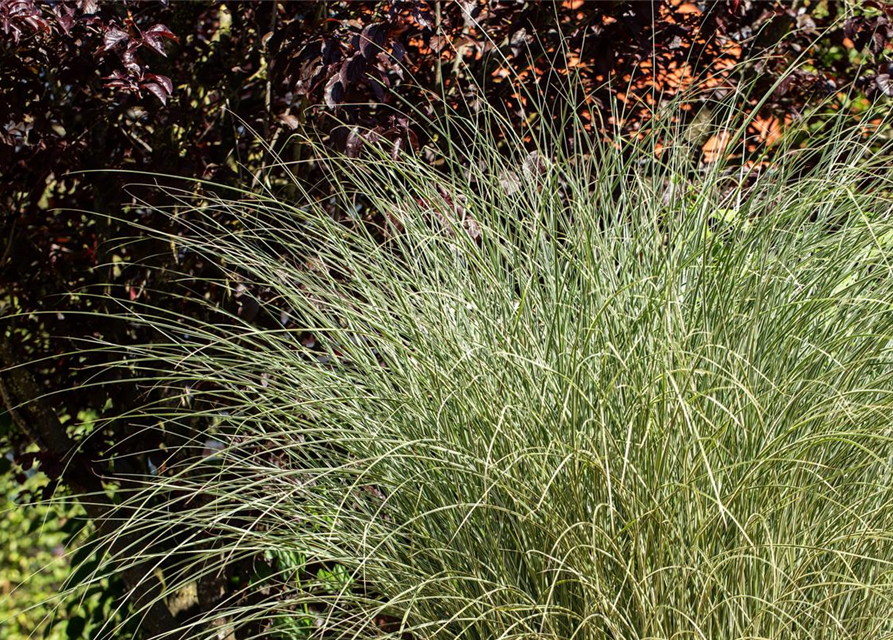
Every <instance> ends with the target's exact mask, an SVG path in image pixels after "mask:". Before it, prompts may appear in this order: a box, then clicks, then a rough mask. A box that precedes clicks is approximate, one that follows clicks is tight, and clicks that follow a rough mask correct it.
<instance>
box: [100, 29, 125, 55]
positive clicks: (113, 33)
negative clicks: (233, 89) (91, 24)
mask: <svg viewBox="0 0 893 640" xmlns="http://www.w3.org/2000/svg"><path fill="white" fill-rule="evenodd" d="M129 39H130V35H129V34H128V33H127V32H126V31H121V30H120V29H117V28H115V27H112V28H111V29H109V30H108V31H106V32H105V33H104V34H102V42H103V44H104V45H105V46H104V47H103V48H104V49H105V50H106V51H108V50H110V49H114V48H115V47H116V46H117V45H118V44H120V43H121V42H124V41H125V40H129Z"/></svg>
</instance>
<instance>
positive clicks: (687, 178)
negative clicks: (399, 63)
mask: <svg viewBox="0 0 893 640" xmlns="http://www.w3.org/2000/svg"><path fill="white" fill-rule="evenodd" d="M660 122H661V121H660V120H658V121H657V123H656V125H655V128H654V131H653V133H652V134H650V135H649V136H646V137H645V139H644V140H640V141H637V142H630V141H629V140H628V138H627V139H626V140H623V139H621V138H617V139H614V140H609V141H605V142H602V141H594V140H593V139H592V136H589V135H588V134H586V133H585V132H584V131H583V129H582V127H579V126H577V127H576V128H574V127H573V126H572V127H571V131H576V133H574V134H573V135H572V136H571V139H570V140H569V141H568V143H567V144H564V145H559V144H557V142H556V141H557V140H558V138H557V137H554V136H553V137H552V138H550V137H549V136H548V135H544V136H543V137H542V138H539V140H540V142H539V144H536V143H535V142H534V143H530V144H525V143H524V142H523V141H522V140H520V139H517V140H516V141H515V142H514V143H510V144H509V145H508V146H504V147H502V148H496V146H495V144H493V143H492V142H491V140H490V138H489V135H488V133H487V132H488V131H493V130H494V127H498V126H500V121H499V119H498V117H497V116H495V115H494V114H493V113H488V112H486V111H485V112H482V115H481V117H480V120H478V121H471V122H464V121H458V120H456V119H450V118H446V119H445V120H443V121H438V122H434V123H431V124H430V126H432V127H441V132H440V135H441V139H444V140H448V141H450V142H451V143H452V144H451V145H447V150H446V151H445V152H444V153H443V154H441V155H437V154H435V155H434V156H432V157H425V156H424V155H423V154H421V153H420V154H412V153H404V154H402V155H400V156H399V157H398V158H397V159H396V160H395V159H393V158H392V157H391V154H390V149H389V148H387V149H382V150H381V152H380V153H379V152H377V151H376V149H375V148H374V146H368V147H367V148H366V149H365V151H364V153H363V155H362V156H361V157H360V158H358V159H347V158H334V157H333V158H329V159H328V160H327V163H328V166H329V169H331V173H330V175H332V176H333V178H332V180H333V181H335V184H336V187H337V193H338V195H337V196H336V197H335V199H334V200H331V199H322V200H318V199H316V197H315V195H314V193H315V192H314V191H313V189H312V188H311V187H309V186H306V185H302V183H301V182H300V180H299V179H297V180H296V181H297V183H298V184H299V185H301V186H300V188H301V189H303V197H302V198H301V201H300V202H297V203H290V202H283V201H281V200H277V199H275V198H273V197H262V196H249V195H247V194H241V195H240V194H232V193H230V194H229V195H226V194H225V193H224V192H223V191H219V193H224V195H222V196H219V197H210V196H209V197H205V198H204V199H202V200H199V199H193V200H190V199H185V198H184V200H183V202H182V204H181V211H182V210H183V209H189V210H190V213H191V214H196V213H197V214H198V215H199V218H200V219H201V220H202V222H201V223H196V224H195V225H194V228H193V229H192V232H191V233H184V234H182V235H176V236H171V237H170V238H169V240H170V241H171V242H172V243H173V244H174V246H176V247H178V248H180V249H184V248H185V249H188V250H189V251H193V252H198V253H199V254H201V255H204V256H207V257H208V258H209V259H212V260H217V261H220V262H221V263H222V264H223V265H224V271H225V273H224V275H223V276H222V277H221V278H220V284H221V286H228V287H231V288H233V289H235V288H236V287H237V286H238V285H239V284H241V285H243V286H245V287H246V288H247V292H248V293H244V294H243V295H244V296H246V298H243V300H244V299H247V296H252V295H253V296H256V298H257V299H258V300H259V302H260V305H261V311H260V314H259V316H258V318H259V319H258V320H256V321H254V322H251V323H249V322H246V321H244V320H243V319H242V318H241V317H240V316H239V315H238V314H236V313H233V314H231V315H229V316H228V317H227V320H226V321H224V322H219V323H213V324H208V323H202V322H198V321H195V320H193V319H191V318H188V317H177V316H173V315H171V314H170V313H168V312H165V311H163V310H161V309H156V308H152V307H149V306H139V305H138V304H135V306H134V307H133V309H132V310H130V311H129V312H128V314H129V315H128V316H127V317H128V319H129V321H131V322H138V323H149V324H151V325H152V326H154V327H155V328H156V329H157V331H158V335H159V340H158V341H157V342H156V343H154V344H149V345H144V346H139V347H127V348H124V347H117V346H115V345H98V346H97V348H101V349H114V350H118V351H120V352H121V354H122V358H121V365H122V366H126V367H128V368H130V369H131V370H132V371H134V372H135V373H136V374H137V375H141V376H144V377H145V379H146V381H147V384H157V385H159V386H161V387H164V388H167V389H168V390H170V394H169V395H173V397H174V401H172V402H171V401H168V402H166V403H164V404H155V405H152V406H148V407H146V408H145V411H144V416H143V422H142V423H143V424H151V425H152V426H151V427H149V428H159V429H166V430H170V429H176V428H180V429H182V428H183V427H184V425H188V426H189V428H190V429H195V428H196V425H199V427H198V428H199V432H198V435H197V436H196V437H195V439H194V440H189V441H188V442H185V443H184V445H183V448H182V450H179V451H177V452H174V453H172V456H171V458H170V464H169V465H167V466H166V467H165V469H164V470H163V471H162V472H159V473H157V474H156V475H154V476H153V477H151V478H147V479H145V481H144V484H143V488H141V489H139V490H138V491H135V492H134V493H133V494H132V495H129V497H127V499H126V500H124V501H123V502H122V505H121V508H120V513H119V515H120V516H121V517H122V518H124V526H125V527H126V528H127V529H129V530H130V531H131V532H135V533H136V534H138V535H139V536H140V540H141V542H140V545H138V547H137V546H135V547H133V548H131V549H129V550H128V552H127V553H121V554H119V555H117V556H114V557H109V558H106V559H105V560H104V564H103V568H102V571H115V570H117V569H120V567H121V566H123V565H124V564H127V563H133V562H137V561H149V562H152V563H157V564H158V565H159V566H161V565H162V564H163V563H166V564H164V568H163V570H164V575H165V585H166V587H167V588H168V591H169V593H174V591H175V590H176V589H178V588H180V587H182V586H183V585H187V584H189V583H191V582H192V581H194V580H196V579H197V578H199V577H200V576H202V575H208V574H210V573H213V572H215V571H218V570H220V569H221V568H222V567H224V566H228V565H231V564H232V563H234V562H237V561H239V560H240V559H243V558H246V557H250V556H253V555H263V554H267V557H268V558H273V560H271V561H270V564H269V567H270V569H269V570H268V571H267V572H266V573H265V574H264V575H259V576H258V577H257V578H256V579H255V581H254V582H253V585H254V586H253V587H252V588H253V589H256V590H257V591H256V593H257V595H256V597H255V598H254V599H252V600H248V601H246V600H236V599H231V600H227V599H224V600H223V601H222V602H221V603H220V604H219V605H218V606H217V607H215V608H214V609H213V610H212V611H210V612H206V613H203V614H196V615H195V616H194V617H193V618H192V619H191V620H190V622H189V623H188V624H191V625H194V626H191V627H190V629H191V631H190V634H191V635H190V637H218V636H216V635H214V634H218V633H220V632H221V629H223V630H224V631H229V630H238V629H252V628H253V629H257V630H258V631H256V632H255V633H257V634H259V635H260V636H262V637H275V636H276V634H279V635H280V637H293V638H298V637H314V638H322V637H326V638H384V637H393V638H419V639H424V638H428V639H434V638H437V639H444V640H445V639H457V640H458V639H462V640H510V639H511V640H514V639H529V638H554V639H559V638H560V639H563V640H645V639H657V638H661V639H673V640H681V639H689V638H690V639H692V640H694V639H700V640H733V639H735V640H744V639H757V638H767V639H768V638H772V639H782V638H797V639H801V638H802V639H807V638H808V639H810V640H844V639H846V640H869V639H880V638H891V637H893V620H891V614H890V612H891V611H893V602H891V596H893V574H891V569H893V468H891V464H893V441H891V436H893V429H891V427H893V217H891V207H890V193H891V190H890V188H891V176H890V173H889V170H888V167H887V164H886V158H887V156H886V155H885V154H884V152H883V148H882V147H883V145H882V140H880V139H879V138H872V139H869V140H867V141H866V139H865V137H864V130H862V129H847V128H846V127H845V126H844V122H843V121H842V120H839V119H834V118H832V119H831V120H830V121H829V125H828V127H826V131H825V132H824V133H823V134H822V135H821V136H817V137H816V138H815V139H814V141H813V143H812V145H811V146H810V147H809V148H808V149H805V150H797V149H794V148H790V149H786V148H784V144H785V143H784V142H782V143H780V144H781V146H780V148H779V149H778V150H777V153H776V160H774V161H773V162H772V163H771V164H769V165H764V166H757V167H752V168H741V167H735V166H732V165H730V164H726V163H723V162H718V163H714V164H708V165H704V164H699V163H698V161H697V159H696V157H695V156H696V154H694V153H692V147H691V145H690V144H689V143H687V142H686V138H685V131H682V132H679V131H676V130H674V129H673V128H672V127H670V126H669V125H667V126H663V125H661V124H660ZM664 122H667V120H664ZM717 122H718V121H717ZM565 124H567V123H566V122H565V123H562V127H563V126H564V125H565ZM571 124H572V125H573V123H571ZM719 124H720V125H722V126H724V127H725V128H726V129H727V130H728V131H731V132H732V136H731V137H732V147H731V148H734V145H735V144H739V143H740V142H741V138H740V137H736V132H739V133H740V132H741V131H743V130H744V124H743V123H742V122H741V121H740V120H739V119H738V117H737V116H731V117H730V119H728V120H727V121H725V122H719ZM562 130H563V129H562ZM658 140H659V141H660V142H661V143H662V147H663V151H658V150H657V142H658ZM531 144H532V145H533V146H536V147H537V150H536V152H535V153H532V151H533V149H532V147H531ZM293 171H294V172H295V174H296V175H297V176H298V177H300V175H301V167H300V166H295V167H293ZM355 212H357V213H355ZM168 213H170V214H171V215H174V212H168ZM188 219H190V220H191V219H195V217H194V215H193V217H190V218H188ZM233 219H237V220H238V221H239V222H240V227H239V230H237V231H234V230H233V229H234V227H233V226H232V225H231V224H230V222H228V221H229V220H233ZM184 224H192V223H184ZM146 417H149V418H151V420H149V421H147V420H145V418H146ZM208 440H213V441H214V442H213V443H211V444H212V445H213V446H212V447H211V450H210V453H209V451H208V443H207V442H206V441H208ZM215 443H219V444H215ZM211 454H213V455H211ZM210 531H213V532H214V535H213V536H210V535H208V532H210ZM175 536H176V538H175ZM174 539H176V541H177V548H176V556H175V557H174V556H171V557H167V558H164V557H162V555H161V554H159V555H153V553H152V552H150V551H147V549H151V548H158V545H159V544H161V545H162V546H163V543H165V542H166V541H168V542H169V541H170V540H174ZM246 602H247V603H248V604H246ZM209 620H216V625H217V626H214V627H211V628H209V627H206V626H202V625H204V624H205V623H206V622H208V621H209ZM252 625H254V626H252ZM242 633H247V631H243V632H242Z"/></svg>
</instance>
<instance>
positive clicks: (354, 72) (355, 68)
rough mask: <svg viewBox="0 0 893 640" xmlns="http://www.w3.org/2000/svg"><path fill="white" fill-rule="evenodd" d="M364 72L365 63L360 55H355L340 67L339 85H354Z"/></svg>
mask: <svg viewBox="0 0 893 640" xmlns="http://www.w3.org/2000/svg"><path fill="white" fill-rule="evenodd" d="M365 70H366V61H365V60H364V59H363V56H362V54H359V53H358V54H356V55H354V56H353V57H352V58H349V59H348V60H345V61H344V64H342V65H341V84H343V85H344V86H345V87H347V86H350V85H352V84H354V83H355V82H356V81H357V80H359V79H360V78H362V77H363V71H365Z"/></svg>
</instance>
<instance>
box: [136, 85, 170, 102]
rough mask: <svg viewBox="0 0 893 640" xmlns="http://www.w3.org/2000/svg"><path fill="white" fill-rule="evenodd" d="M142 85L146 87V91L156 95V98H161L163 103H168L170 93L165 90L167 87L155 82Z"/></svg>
mask: <svg viewBox="0 0 893 640" xmlns="http://www.w3.org/2000/svg"><path fill="white" fill-rule="evenodd" d="M140 86H141V88H143V89H145V90H146V91H148V92H149V93H151V94H152V95H153V96H155V97H156V98H158V99H159V100H161V104H165V105H166V104H167V96H168V93H167V91H166V90H165V88H164V87H162V86H161V85H160V84H156V83H154V82H146V83H144V84H142V85H140Z"/></svg>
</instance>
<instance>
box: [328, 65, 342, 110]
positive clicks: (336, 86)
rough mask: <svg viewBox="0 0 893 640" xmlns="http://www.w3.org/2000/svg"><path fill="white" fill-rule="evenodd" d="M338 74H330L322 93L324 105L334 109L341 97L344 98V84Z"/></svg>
mask: <svg viewBox="0 0 893 640" xmlns="http://www.w3.org/2000/svg"><path fill="white" fill-rule="evenodd" d="M340 75H341V74H335V75H334V76H332V79H331V80H329V83H328V84H327V85H326V90H325V92H324V93H323V99H324V100H325V101H326V106H327V107H328V108H329V109H336V108H337V107H338V104H339V103H340V102H341V100H342V98H344V85H343V84H341V81H340V80H339V77H340Z"/></svg>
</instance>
